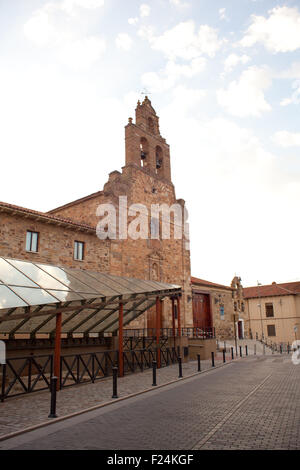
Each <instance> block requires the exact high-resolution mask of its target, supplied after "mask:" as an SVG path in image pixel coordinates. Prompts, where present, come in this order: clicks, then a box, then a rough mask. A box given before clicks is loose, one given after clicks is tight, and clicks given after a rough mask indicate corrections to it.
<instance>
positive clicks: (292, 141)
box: [272, 131, 300, 148]
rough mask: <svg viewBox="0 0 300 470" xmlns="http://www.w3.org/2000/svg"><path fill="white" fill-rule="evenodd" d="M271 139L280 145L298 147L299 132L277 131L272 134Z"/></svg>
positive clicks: (299, 145) (299, 142) (299, 140)
mask: <svg viewBox="0 0 300 470" xmlns="http://www.w3.org/2000/svg"><path fill="white" fill-rule="evenodd" d="M272 140H273V142H275V144H277V145H279V146H280V147H285V148H287V147H300V132H298V133H297V132H288V131H279V132H276V133H275V134H274V135H273V137H272Z"/></svg>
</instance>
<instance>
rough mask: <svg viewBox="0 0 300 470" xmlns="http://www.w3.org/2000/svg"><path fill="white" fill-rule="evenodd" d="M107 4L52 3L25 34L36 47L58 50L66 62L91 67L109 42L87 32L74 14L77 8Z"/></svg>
mask: <svg viewBox="0 0 300 470" xmlns="http://www.w3.org/2000/svg"><path fill="white" fill-rule="evenodd" d="M103 5H104V0H64V1H63V2H59V3H57V2H48V3H46V4H45V5H44V6H43V7H41V8H39V9H37V10H36V11H34V12H33V14H32V16H31V18H29V20H28V21H27V22H26V23H25V24H24V27H23V31H24V35H25V37H26V38H27V39H28V40H30V41H31V42H32V43H33V44H35V45H36V46H38V47H47V48H49V49H52V50H54V51H55V53H56V55H57V58H58V60H59V61H60V62H62V63H64V64H65V65H68V66H70V67H72V68H74V67H75V68H77V69H79V68H87V67H89V66H90V65H92V64H93V63H94V62H96V61H98V60H99V58H100V57H101V56H102V54H103V53H104V51H105V48H106V43H105V40H104V39H103V38H101V37H100V36H96V35H85V34H84V32H83V30H82V28H81V26H80V25H79V26H78V18H77V17H76V18H74V15H75V13H76V11H77V9H85V10H95V9H97V8H100V7H101V6H103Z"/></svg>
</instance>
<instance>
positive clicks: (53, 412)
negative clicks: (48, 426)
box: [48, 377, 57, 418]
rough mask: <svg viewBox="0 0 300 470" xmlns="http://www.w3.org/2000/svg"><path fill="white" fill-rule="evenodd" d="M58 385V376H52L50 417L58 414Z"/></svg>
mask: <svg viewBox="0 0 300 470" xmlns="http://www.w3.org/2000/svg"><path fill="white" fill-rule="evenodd" d="M56 387H57V377H51V379H50V393H51V401H50V414H49V415H48V418H57V414H56Z"/></svg>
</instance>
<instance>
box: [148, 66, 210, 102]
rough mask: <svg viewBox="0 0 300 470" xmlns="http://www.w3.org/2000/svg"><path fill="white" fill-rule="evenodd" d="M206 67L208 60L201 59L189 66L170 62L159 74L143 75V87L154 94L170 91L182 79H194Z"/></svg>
mask: <svg viewBox="0 0 300 470" xmlns="http://www.w3.org/2000/svg"><path fill="white" fill-rule="evenodd" d="M205 67H206V59H205V58H204V57H199V58H197V59H193V60H192V61H191V62H190V63H189V64H178V63H176V62H174V61H172V60H169V61H168V62H167V64H166V66H165V68H164V69H163V70H161V71H159V72H148V73H145V74H143V75H142V78H141V79H142V83H143V85H144V86H145V87H146V88H147V89H149V90H150V92H152V93H161V92H163V91H166V90H170V89H171V88H172V87H174V85H175V84H176V83H177V82H178V81H179V80H180V79H181V78H182V77H184V78H192V77H194V76H196V75H198V74H199V73H201V72H202V71H203V70H204V69H205Z"/></svg>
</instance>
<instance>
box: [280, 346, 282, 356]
mask: <svg viewBox="0 0 300 470" xmlns="http://www.w3.org/2000/svg"><path fill="white" fill-rule="evenodd" d="M280 354H282V344H281V345H280Z"/></svg>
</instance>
